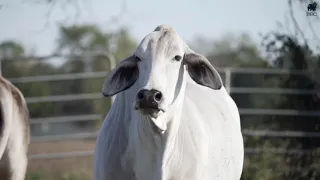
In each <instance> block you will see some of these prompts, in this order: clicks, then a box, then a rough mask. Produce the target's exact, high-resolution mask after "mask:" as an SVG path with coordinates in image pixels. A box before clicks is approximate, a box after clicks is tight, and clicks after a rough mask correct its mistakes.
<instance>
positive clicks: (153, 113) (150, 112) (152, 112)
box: [134, 105, 165, 119]
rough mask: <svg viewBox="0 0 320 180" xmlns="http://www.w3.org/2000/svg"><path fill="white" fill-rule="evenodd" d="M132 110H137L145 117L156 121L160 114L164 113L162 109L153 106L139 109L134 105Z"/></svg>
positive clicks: (139, 107)
mask: <svg viewBox="0 0 320 180" xmlns="http://www.w3.org/2000/svg"><path fill="white" fill-rule="evenodd" d="M134 109H135V110H139V111H140V112H141V114H143V115H146V116H150V117H151V118H153V119H156V118H157V117H158V115H159V113H160V112H162V113H164V112H165V110H164V108H161V107H153V106H144V107H141V106H138V105H135V106H134Z"/></svg>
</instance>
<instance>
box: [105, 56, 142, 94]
mask: <svg viewBox="0 0 320 180" xmlns="http://www.w3.org/2000/svg"><path fill="white" fill-rule="evenodd" d="M138 61H139V59H138V58H136V56H134V55H132V56H130V57H128V58H126V59H124V60H122V61H121V62H120V63H119V65H118V66H117V67H116V68H115V69H113V70H112V71H111V73H110V74H109V76H108V77H107V79H106V80H105V81H104V84H103V87H102V94H103V96H105V97H108V96H113V95H115V94H117V93H119V92H121V91H124V90H126V89H128V88H130V87H131V86H132V85H133V84H134V83H135V82H136V80H137V79H138V76H139V69H138Z"/></svg>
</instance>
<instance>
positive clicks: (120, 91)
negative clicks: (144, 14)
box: [94, 25, 244, 180]
mask: <svg viewBox="0 0 320 180" xmlns="http://www.w3.org/2000/svg"><path fill="white" fill-rule="evenodd" d="M103 94H104V96H113V95H115V94H117V95H116V99H115V102H114V104H113V105H112V107H111V109H110V111H109V113H108V115H107V117H106V118H105V120H104V122H103V124H102V127H101V129H100V133H99V135H98V138H97V142H96V149H95V157H94V178H95V180H239V179H240V176H241V173H242V166H243V158H244V150H243V149H244V148H243V138H242V134H241V128H240V118H239V112H238V108H237V106H236V104H235V102H234V101H233V100H232V98H231V97H230V96H229V95H228V93H227V92H226V90H225V88H224V87H223V84H222V80H221V78H220V76H219V73H218V72H217V71H216V70H215V69H214V67H212V65H211V64H210V63H209V61H208V60H207V59H206V58H205V57H204V56H202V55H200V54H197V53H195V52H193V51H192V50H191V49H190V48H189V47H188V46H187V45H186V43H184V41H183V40H182V39H181V38H180V37H179V35H178V34H177V33H176V32H175V31H174V30H173V29H172V28H170V27H169V26H167V25H160V26H158V27H157V28H156V29H155V30H154V31H153V32H152V33H150V34H148V35H147V36H146V37H145V38H144V39H143V40H142V41H141V43H140V44H139V46H138V48H137V49H136V51H135V53H134V54H133V55H132V56H130V57H128V58H126V59H125V60H123V61H122V62H120V64H119V65H118V66H117V67H116V68H115V69H114V70H113V71H112V72H111V74H110V75H109V76H108V78H107V79H106V81H105V83H104V86H103Z"/></svg>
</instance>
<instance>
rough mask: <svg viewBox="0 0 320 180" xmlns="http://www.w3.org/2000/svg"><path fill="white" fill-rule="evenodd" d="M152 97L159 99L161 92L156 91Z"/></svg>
mask: <svg viewBox="0 0 320 180" xmlns="http://www.w3.org/2000/svg"><path fill="white" fill-rule="evenodd" d="M154 99H155V100H156V101H160V100H161V99H162V93H161V92H156V93H155V95H154Z"/></svg>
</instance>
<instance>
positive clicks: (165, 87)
mask: <svg viewBox="0 0 320 180" xmlns="http://www.w3.org/2000/svg"><path fill="white" fill-rule="evenodd" d="M185 66H186V67H187V70H188V73H189V75H190V77H191V78H192V79H193V80H194V81H195V82H196V83H198V84H199V85H203V86H206V87H209V88H211V89H220V88H221V86H222V81H221V78H220V76H219V74H218V72H217V71H216V70H215V69H214V68H213V67H212V66H211V64H210V63H209V61H208V60H207V59H206V58H205V57H204V56H201V55H199V54H197V53H194V52H193V51H191V50H190V49H189V48H188V47H187V46H186V44H185V43H184V42H183V40H182V39H181V38H180V37H179V36H178V34H177V33H176V32H175V31H173V30H172V29H169V28H164V27H163V26H159V27H157V28H156V29H155V31H153V32H152V33H150V34H148V35H147V36H146V37H145V38H144V39H143V40H142V41H141V43H140V44H139V45H138V47H137V49H136V51H135V53H134V54H133V55H132V56H130V57H128V58H126V59H125V60H123V61H122V62H121V63H120V64H119V65H118V66H117V67H116V68H115V69H114V70H113V71H112V72H111V74H110V75H109V77H108V78H107V80H106V81H105V83H104V87H103V94H104V96H112V95H114V94H117V93H118V92H121V91H124V90H126V89H128V90H130V91H132V94H133V95H134V96H135V101H134V104H133V108H134V109H135V110H138V111H139V112H140V113H141V114H142V115H145V116H149V117H150V118H153V119H156V118H157V117H158V116H159V113H162V114H163V113H166V111H167V110H168V108H170V105H172V104H173V103H174V102H175V100H176V98H177V97H178V96H179V93H180V91H181V88H184V87H183V81H185V78H184V73H185V68H184V67H185ZM133 84H135V85H134V87H135V88H131V87H133ZM129 88H130V89H129Z"/></svg>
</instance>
